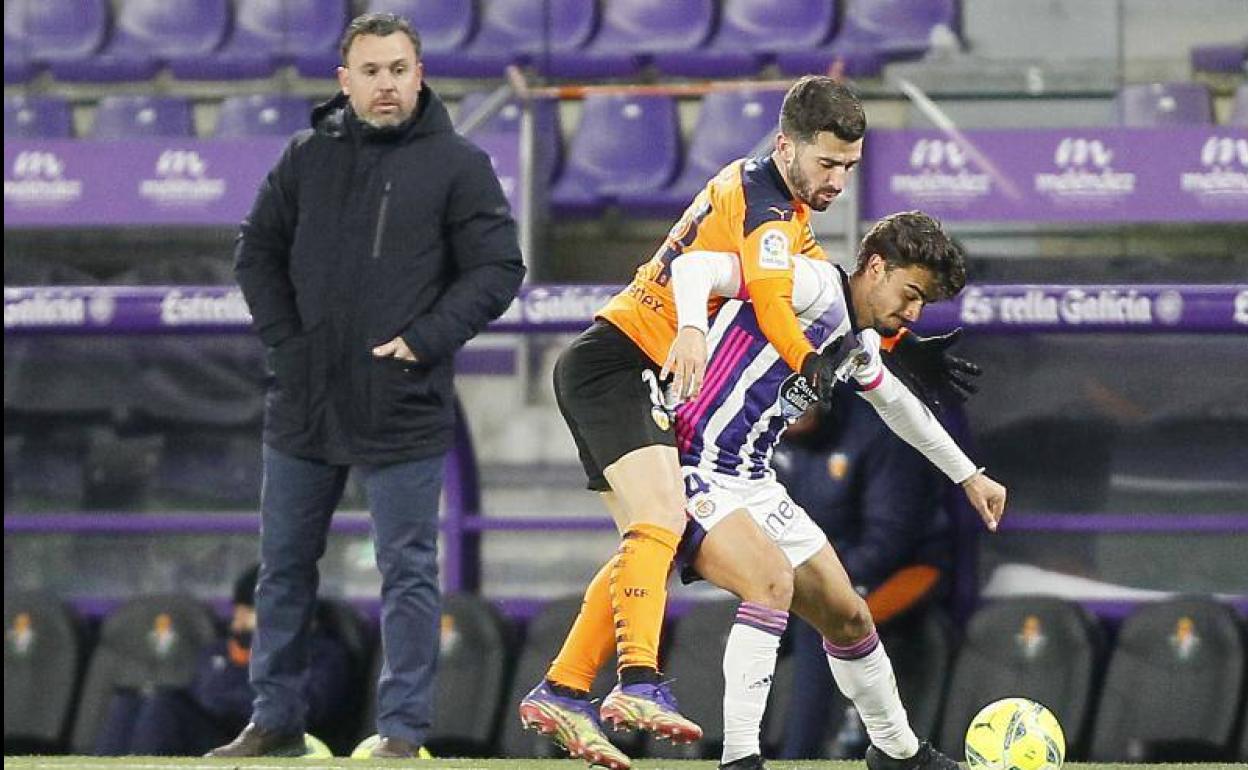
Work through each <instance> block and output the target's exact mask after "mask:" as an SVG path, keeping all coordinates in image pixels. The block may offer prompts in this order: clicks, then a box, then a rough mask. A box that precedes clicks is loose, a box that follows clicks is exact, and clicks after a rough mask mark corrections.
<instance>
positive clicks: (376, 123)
mask: <svg viewBox="0 0 1248 770" xmlns="http://www.w3.org/2000/svg"><path fill="white" fill-rule="evenodd" d="M410 117H411V113H410V112H409V113H408V114H406V115H386V116H384V117H375V116H373V115H365V116H364V122H365V123H367V124H368V125H370V126H372V127H373V128H394V127H395V126H398V125H402V123H403V121H405V120H407V119H408V118H410Z"/></svg>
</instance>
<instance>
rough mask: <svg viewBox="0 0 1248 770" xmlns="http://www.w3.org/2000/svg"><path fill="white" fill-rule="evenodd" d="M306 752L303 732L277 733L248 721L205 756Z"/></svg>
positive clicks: (301, 754) (283, 754)
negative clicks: (224, 742)
mask: <svg viewBox="0 0 1248 770" xmlns="http://www.w3.org/2000/svg"><path fill="white" fill-rule="evenodd" d="M306 753H308V746H307V744H306V743H304V740H303V733H277V732H272V731H269V730H265V729H264V728H262V727H260V726H258V725H257V724H256V723H255V722H251V723H249V724H248V725H247V726H246V727H244V728H243V731H242V732H241V733H239V734H238V737H237V738H235V739H234V740H232V741H230V742H229V743H227V744H225V745H224V746H218V747H217V748H215V749H213V750H212V751H210V752H208V753H207V754H205V755H204V756H205V757H302V756H303V755H304V754H306Z"/></svg>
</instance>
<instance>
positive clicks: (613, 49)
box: [542, 0, 715, 78]
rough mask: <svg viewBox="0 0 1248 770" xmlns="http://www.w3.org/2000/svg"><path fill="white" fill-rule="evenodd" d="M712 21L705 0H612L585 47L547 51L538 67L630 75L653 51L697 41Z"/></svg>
mask: <svg viewBox="0 0 1248 770" xmlns="http://www.w3.org/2000/svg"><path fill="white" fill-rule="evenodd" d="M714 23H715V7H714V4H713V3H712V2H711V0H612V2H610V3H607V4H606V6H605V11H604V15H603V19H602V28H601V29H600V30H599V31H598V34H597V35H596V36H594V38H593V39H592V40H590V41H589V44H588V45H587V46H586V47H585V48H583V49H581V50H579V51H557V52H552V53H551V54H550V56H549V57H548V58H546V59H545V61H544V62H542V64H543V65H544V66H543V67H542V69H543V71H545V72H546V74H549V75H555V76H558V77H576V78H594V77H621V76H628V75H634V74H636V73H637V71H638V70H639V69H640V68H641V67H642V66H644V65H645V63H646V62H647V61H649V59H650V57H652V56H654V55H656V54H661V53H674V52H681V51H689V50H692V49H695V48H697V47H699V46H701V45H702V44H703V43H705V42H706V40H707V38H708V37H710V34H711V29H712V28H713V26H714Z"/></svg>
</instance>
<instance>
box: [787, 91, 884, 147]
mask: <svg viewBox="0 0 1248 770" xmlns="http://www.w3.org/2000/svg"><path fill="white" fill-rule="evenodd" d="M820 131H831V132H832V133H833V134H835V135H836V138H837V139H840V140H841V141H843V142H856V141H858V140H859V139H861V138H862V135H863V134H865V133H866V132H867V115H866V113H865V112H863V110H862V100H860V99H859V98H858V94H856V93H854V92H853V90H852V89H850V87H849V86H847V85H845V84H844V83H841V82H839V81H836V80H833V79H832V78H830V77H827V76H824V75H807V76H805V77H803V78H801V79H800V80H798V81H797V82H796V83H794V84H793V85H792V86H790V87H789V91H788V93H786V94H785V95H784V104H783V105H781V107H780V132H781V133H783V134H784V135H785V136H787V137H789V138H790V139H795V140H797V141H800V142H802V143H803V144H809V143H810V142H813V141H814V140H815V134H817V133H819V132H820Z"/></svg>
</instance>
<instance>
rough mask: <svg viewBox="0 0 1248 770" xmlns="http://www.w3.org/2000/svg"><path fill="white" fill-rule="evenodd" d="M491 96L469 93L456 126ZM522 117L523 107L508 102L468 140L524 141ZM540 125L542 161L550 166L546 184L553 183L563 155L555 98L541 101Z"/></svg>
mask: <svg viewBox="0 0 1248 770" xmlns="http://www.w3.org/2000/svg"><path fill="white" fill-rule="evenodd" d="M488 97H489V94H487V93H485V92H484V91H473V92H472V93H468V94H465V95H464V98H463V99H460V100H459V107H458V113H457V117H456V126H457V127H458V126H460V125H462V123H463V121H464V119H465V118H467V117H468V116H469V115H471V114H473V113H474V112H475V111H476V110H477V108H479V107H480V106H481V105H482V104H483V103H484V102H485V100H486V99H487V98H488ZM521 115H522V113H521V109H520V105H519V104H517V103H516V102H514V101H512V102H508V103H506V104H504V105H503V106H502V108H501V109H499V111H498V112H496V113H494V115H493V116H492V117H490V118H487V119H486V121H485V122H484V123H482V124H481V125H479V126H477V127H476V128H475V129H474V130H473V131H472V132H471V133H469V134H468V137H469V138H473V137H477V136H482V135H484V134H507V135H510V136H514V137H515V139H516V141H517V142H518V141H520V118H521ZM536 123H537V125H536V126H535V128H536V130H537V141H538V151H539V152H540V153H541V154H542V161H541V162H542V164H543V165H544V166H545V167H546V181H548V182H552V181H554V178H555V175H556V174H557V173H558V171H559V161H560V160H561V157H562V154H563V153H562V139H563V130H562V129H561V128H560V124H559V103H558V102H556V101H553V100H551V99H542V100H541V101H539V102H537V105H536Z"/></svg>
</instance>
